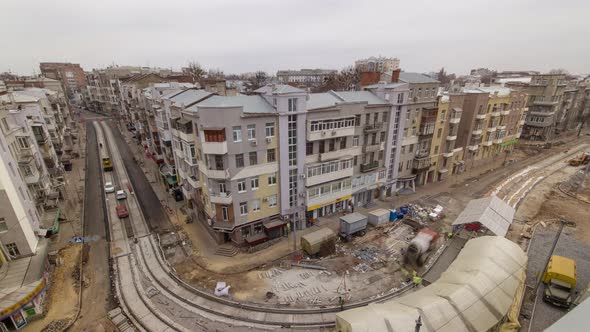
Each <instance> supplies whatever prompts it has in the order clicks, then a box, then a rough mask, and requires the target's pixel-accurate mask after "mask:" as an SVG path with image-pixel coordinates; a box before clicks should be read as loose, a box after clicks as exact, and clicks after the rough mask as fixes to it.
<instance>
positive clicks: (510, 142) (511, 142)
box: [500, 138, 518, 146]
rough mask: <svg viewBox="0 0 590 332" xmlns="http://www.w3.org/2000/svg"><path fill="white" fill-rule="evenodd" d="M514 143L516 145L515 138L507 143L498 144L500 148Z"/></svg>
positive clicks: (516, 140)
mask: <svg viewBox="0 0 590 332" xmlns="http://www.w3.org/2000/svg"><path fill="white" fill-rule="evenodd" d="M516 143H518V139H516V138H515V139H513V140H510V141H507V142H504V143H502V144H500V146H509V145H514V144H516Z"/></svg>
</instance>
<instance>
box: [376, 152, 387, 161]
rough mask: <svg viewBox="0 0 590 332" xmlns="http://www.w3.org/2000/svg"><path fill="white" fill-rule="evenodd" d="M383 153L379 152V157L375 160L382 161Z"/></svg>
mask: <svg viewBox="0 0 590 332" xmlns="http://www.w3.org/2000/svg"><path fill="white" fill-rule="evenodd" d="M384 153H385V151H383V150H381V151H379V157H378V158H377V159H378V160H383V156H384Z"/></svg>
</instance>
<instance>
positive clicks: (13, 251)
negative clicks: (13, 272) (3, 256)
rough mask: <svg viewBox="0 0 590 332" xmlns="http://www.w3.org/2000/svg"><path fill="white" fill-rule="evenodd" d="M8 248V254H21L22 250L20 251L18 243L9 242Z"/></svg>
mask: <svg viewBox="0 0 590 332" xmlns="http://www.w3.org/2000/svg"><path fill="white" fill-rule="evenodd" d="M6 250H7V251H8V254H9V255H10V256H12V257H17V256H20V251H18V247H17V246H16V243H9V244H7V245H6Z"/></svg>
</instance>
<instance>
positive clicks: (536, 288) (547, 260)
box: [533, 218, 565, 296]
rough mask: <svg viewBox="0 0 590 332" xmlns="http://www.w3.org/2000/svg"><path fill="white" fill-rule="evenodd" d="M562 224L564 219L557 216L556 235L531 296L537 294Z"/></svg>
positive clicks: (563, 224)
mask: <svg viewBox="0 0 590 332" xmlns="http://www.w3.org/2000/svg"><path fill="white" fill-rule="evenodd" d="M563 226H565V220H563V218H559V230H558V231H557V235H555V239H554V240H553V245H551V250H549V255H547V259H546V260H545V265H543V272H542V273H541V275H540V276H539V280H537V284H536V285H535V289H534V290H533V296H535V295H536V294H537V290H538V288H539V286H540V285H541V282H542V281H543V275H544V274H545V272H546V271H547V265H548V264H549V261H550V260H551V256H552V255H553V251H554V250H555V247H556V246H557V242H558V241H559V237H560V236H561V231H563Z"/></svg>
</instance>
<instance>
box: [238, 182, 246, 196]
mask: <svg viewBox="0 0 590 332" xmlns="http://www.w3.org/2000/svg"><path fill="white" fill-rule="evenodd" d="M238 192H239V193H244V192H246V180H244V179H241V180H238Z"/></svg>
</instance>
